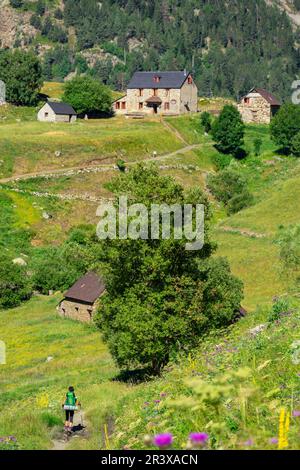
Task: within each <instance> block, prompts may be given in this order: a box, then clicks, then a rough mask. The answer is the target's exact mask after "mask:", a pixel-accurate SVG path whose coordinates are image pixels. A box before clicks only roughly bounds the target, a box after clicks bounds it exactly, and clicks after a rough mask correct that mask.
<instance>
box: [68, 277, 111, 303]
mask: <svg viewBox="0 0 300 470" xmlns="http://www.w3.org/2000/svg"><path fill="white" fill-rule="evenodd" d="M104 291H105V285H104V281H103V279H101V278H100V277H99V276H97V274H95V273H93V272H90V273H87V274H86V275H85V276H83V277H82V278H81V279H79V280H78V281H77V282H75V284H74V285H73V286H72V287H71V288H70V289H69V290H68V292H67V293H66V295H65V297H66V298H67V299H72V300H79V301H81V302H87V303H90V304H93V303H94V302H95V301H96V300H97V299H98V298H99V297H100V295H101V294H103V292H104Z"/></svg>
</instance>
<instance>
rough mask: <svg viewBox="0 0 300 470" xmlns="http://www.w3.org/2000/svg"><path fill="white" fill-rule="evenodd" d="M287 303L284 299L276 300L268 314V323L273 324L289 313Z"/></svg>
mask: <svg viewBox="0 0 300 470" xmlns="http://www.w3.org/2000/svg"><path fill="white" fill-rule="evenodd" d="M289 307H290V305H289V301H288V300H286V299H277V300H276V301H275V302H274V304H273V307H272V310H271V312H270V315H269V318H268V322H269V323H274V322H276V321H278V320H280V318H281V316H282V315H283V314H285V313H287V312H288V311H289Z"/></svg>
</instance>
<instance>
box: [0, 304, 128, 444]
mask: <svg viewBox="0 0 300 470" xmlns="http://www.w3.org/2000/svg"><path fill="white" fill-rule="evenodd" d="M59 298H60V297H57V296H54V297H51V298H42V297H40V298H34V299H32V300H31V301H30V302H29V303H27V304H24V305H23V306H22V307H20V308H18V309H15V310H11V311H8V312H1V315H0V331H1V340H2V341H4V342H5V344H6V348H7V364H6V365H4V366H1V367H0V381H1V398H0V406H1V410H2V413H1V417H0V435H1V436H15V437H16V438H17V440H18V443H19V444H20V446H21V447H22V448H24V449H45V448H51V447H52V444H51V438H54V437H56V435H59V431H60V430H61V426H62V423H63V419H64V416H63V413H62V411H61V403H62V401H63V398H64V395H65V393H66V390H67V388H68V387H69V385H70V384H74V385H76V389H77V390H78V396H79V397H80V399H81V401H82V404H83V407H84V409H85V411H86V419H87V420H88V421H90V425H89V428H90V432H92V430H93V429H97V430H98V435H96V436H95V441H93V438H92V439H91V440H89V442H88V443H85V446H86V447H90V446H94V448H96V447H97V446H98V445H99V442H101V438H102V437H101V433H100V430H101V426H103V422H104V419H105V417H106V415H110V414H111V413H112V409H113V408H114V406H115V403H116V402H117V401H118V400H119V399H120V398H121V397H122V395H123V394H125V393H127V392H128V387H127V386H126V385H124V384H122V383H120V382H116V381H113V380H112V379H113V378H114V377H115V376H116V374H117V370H116V369H115V367H114V365H113V362H112V360H111V357H110V356H109V354H108V353H107V351H106V348H105V347H104V345H103V343H102V341H101V337H100V335H99V332H98V330H96V329H94V328H93V327H90V326H85V325H82V324H80V323H77V322H72V321H70V320H64V319H61V318H60V317H59V316H58V314H57V312H56V305H57V303H58V301H59ZM50 357H51V358H52V360H50V361H49V359H48V361H47V358H50ZM99 403H101V406H99Z"/></svg>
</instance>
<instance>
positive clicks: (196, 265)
mask: <svg viewBox="0 0 300 470" xmlns="http://www.w3.org/2000/svg"><path fill="white" fill-rule="evenodd" d="M110 189H111V190H112V191H113V192H114V193H115V194H116V196H119V195H124V194H126V195H127V196H128V197H129V200H130V203H142V204H144V205H145V206H146V207H147V208H148V209H149V210H150V205H151V203H156V204H164V203H165V204H169V205H171V204H184V203H190V204H192V205H193V206H195V204H199V203H203V204H204V206H205V213H206V218H205V240H204V246H203V248H202V250H199V251H187V250H186V242H187V240H186V239H185V238H183V239H181V240H175V239H174V232H172V231H171V238H170V239H168V240H166V239H164V240H162V239H160V240H157V239H156V240H151V239H146V240H145V239H143V240H142V239H138V240H119V239H117V240H109V241H105V242H103V259H102V263H101V267H102V270H103V272H104V274H105V278H106V283H107V294H106V295H105V296H104V297H103V298H102V301H101V305H100V308H99V314H98V316H97V320H96V322H97V325H98V326H99V328H100V329H101V330H102V332H103V335H104V340H105V341H106V342H107V344H108V346H109V349H110V351H111V353H112V355H113V357H114V359H115V360H116V362H117V364H118V366H119V367H121V368H126V369H135V368H136V369H138V368H150V369H151V370H152V371H153V372H154V373H159V372H160V371H161V369H162V368H163V367H164V366H165V365H166V364H167V363H168V361H169V360H170V358H171V357H172V356H173V355H174V354H176V353H177V352H178V351H186V352H187V351H189V350H190V348H191V347H193V346H195V345H197V344H198V342H199V341H200V339H201V336H202V335H203V334H204V333H205V332H206V331H207V330H209V329H211V328H218V327H223V326H225V325H228V324H229V323H231V322H232V321H233V319H234V318H235V315H236V312H237V310H238V309H239V307H240V303H241V300H242V297H243V294H242V283H241V282H240V281H239V280H238V279H236V278H235V277H234V276H233V275H232V274H231V272H230V268H229V265H228V263H227V261H226V260H224V259H219V258H212V257H211V255H212V254H213V252H214V251H215V247H216V246H215V244H214V243H213V242H212V241H211V239H210V230H209V220H210V217H211V213H210V209H209V205H208V202H207V198H206V196H205V195H204V194H203V193H202V192H201V191H199V190H193V191H189V192H187V193H185V192H184V190H183V188H182V187H181V186H180V185H179V184H177V183H175V181H174V180H173V179H171V178H168V177H163V176H161V175H159V173H158V171H157V170H156V169H154V168H147V167H143V166H139V167H137V168H135V169H133V170H132V171H130V172H129V173H127V174H125V175H121V176H120V177H118V178H117V179H116V180H114V181H113V183H112V184H111V185H110ZM117 205H118V199H116V206H117Z"/></svg>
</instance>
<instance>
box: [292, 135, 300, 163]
mask: <svg viewBox="0 0 300 470" xmlns="http://www.w3.org/2000/svg"><path fill="white" fill-rule="evenodd" d="M291 150H292V154H293V155H295V156H296V157H300V131H299V132H298V133H297V134H296V135H295V137H293V140H292V146H291Z"/></svg>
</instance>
